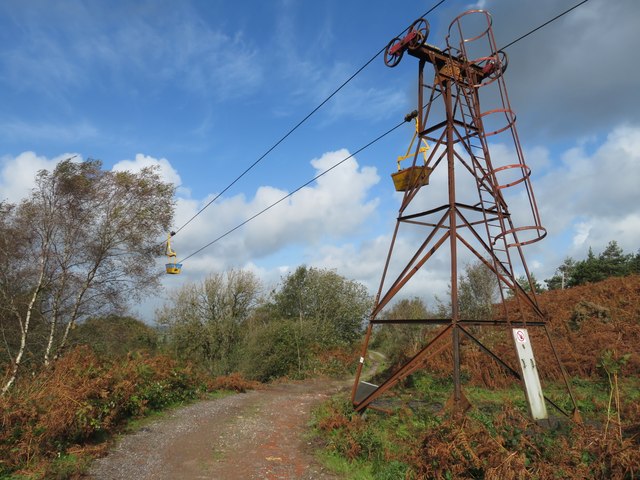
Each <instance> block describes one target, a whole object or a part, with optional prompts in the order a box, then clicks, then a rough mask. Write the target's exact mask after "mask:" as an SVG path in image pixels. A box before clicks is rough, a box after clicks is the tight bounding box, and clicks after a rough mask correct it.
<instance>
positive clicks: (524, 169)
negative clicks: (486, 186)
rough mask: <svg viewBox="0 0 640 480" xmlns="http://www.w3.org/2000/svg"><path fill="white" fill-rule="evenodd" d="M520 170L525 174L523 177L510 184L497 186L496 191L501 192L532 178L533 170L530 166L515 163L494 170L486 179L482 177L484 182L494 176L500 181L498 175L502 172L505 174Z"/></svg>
mask: <svg viewBox="0 0 640 480" xmlns="http://www.w3.org/2000/svg"><path fill="white" fill-rule="evenodd" d="M516 168H518V169H520V171H521V172H522V173H523V176H522V177H518V178H516V180H514V181H512V182H509V183H502V184H501V183H499V182H498V185H497V186H496V189H498V190H501V189H503V188H509V187H513V186H514V185H517V184H519V183H522V182H524V181H525V180H527V179H528V178H529V177H530V176H531V168H529V166H528V165H525V164H524V163H514V164H512V165H504V166H502V167H500V168H496V169H494V170H491V171H490V172H488V173H487V174H486V175H485V176H484V177H482V181H483V182H484V181H485V180H487V179H488V178H489V177H491V176H492V175H493V176H495V179H496V180H498V173H500V172H505V171H507V170H514V169H516Z"/></svg>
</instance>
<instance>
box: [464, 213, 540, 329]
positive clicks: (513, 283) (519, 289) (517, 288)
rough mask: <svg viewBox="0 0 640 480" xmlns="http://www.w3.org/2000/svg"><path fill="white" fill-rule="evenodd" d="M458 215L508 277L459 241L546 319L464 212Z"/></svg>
mask: <svg viewBox="0 0 640 480" xmlns="http://www.w3.org/2000/svg"><path fill="white" fill-rule="evenodd" d="M458 215H459V216H460V218H461V219H462V221H463V222H465V223H466V224H467V225H469V230H470V231H471V232H472V233H473V235H474V236H475V237H476V240H478V242H480V244H481V245H482V246H483V247H484V248H485V249H486V250H487V253H489V255H490V256H491V258H492V260H493V261H494V262H495V263H496V264H497V265H500V266H501V267H502V268H503V270H504V273H506V275H507V276H506V277H505V276H504V275H502V274H501V273H500V272H498V271H497V269H496V268H495V267H494V266H493V265H492V264H491V263H489V262H487V260H486V259H485V258H484V257H483V256H482V255H480V254H479V253H478V252H477V251H476V250H475V249H474V248H473V246H472V245H471V244H470V243H469V242H467V241H466V240H465V239H464V238H463V237H461V236H458V239H459V240H460V241H461V242H462V243H463V244H464V245H465V246H466V247H467V248H468V249H469V250H470V251H471V252H472V253H473V254H474V255H475V256H476V257H477V258H478V259H479V260H480V261H481V262H482V263H484V264H485V265H486V266H487V267H488V268H489V269H491V271H493V273H495V274H496V275H497V276H498V278H499V279H500V280H501V281H502V282H503V283H504V284H505V285H507V286H508V287H509V288H510V289H511V290H512V291H513V292H514V294H515V295H516V297H522V299H523V300H525V301H526V302H527V303H528V304H529V306H530V307H531V308H532V309H533V310H534V312H535V313H536V314H537V315H538V316H540V317H541V318H544V314H543V313H542V311H541V310H540V307H539V306H538V303H537V302H536V301H535V300H533V299H532V298H531V297H530V296H529V295H528V294H527V292H526V291H525V290H524V289H523V288H522V286H521V285H520V284H519V283H518V282H517V281H516V279H515V278H514V277H513V272H510V271H508V270H507V269H506V268H505V266H504V265H503V264H502V262H501V261H500V259H499V258H498V257H497V256H496V255H495V253H494V251H493V249H492V248H490V247H489V245H487V244H486V243H485V241H484V239H483V238H482V237H481V236H480V235H479V234H478V232H477V231H476V230H475V229H474V228H472V227H471V226H470V224H469V222H468V221H467V219H466V218H465V216H464V215H463V214H462V212H460V211H458ZM509 265H511V263H510V260H509Z"/></svg>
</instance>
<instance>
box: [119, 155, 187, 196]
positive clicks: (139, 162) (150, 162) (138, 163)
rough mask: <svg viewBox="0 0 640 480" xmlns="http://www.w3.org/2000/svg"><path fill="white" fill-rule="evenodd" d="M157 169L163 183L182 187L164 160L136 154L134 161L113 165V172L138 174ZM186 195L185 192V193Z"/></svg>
mask: <svg viewBox="0 0 640 480" xmlns="http://www.w3.org/2000/svg"><path fill="white" fill-rule="evenodd" d="M155 166H157V167H159V173H160V178H161V179H162V180H163V181H164V182H168V183H172V184H173V185H175V186H176V187H180V186H181V185H182V180H181V179H180V175H178V172H177V171H176V170H175V169H174V168H173V167H172V166H171V163H169V160H167V159H166V158H159V159H158V158H154V157H151V156H149V155H144V154H142V153H137V154H136V157H135V160H121V161H119V162H117V163H116V164H115V165H113V168H112V170H113V171H114V172H122V171H130V172H134V173H135V172H139V171H140V170H142V169H143V168H146V167H155ZM185 193H186V192H185Z"/></svg>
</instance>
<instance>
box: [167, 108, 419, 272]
mask: <svg viewBox="0 0 640 480" xmlns="http://www.w3.org/2000/svg"><path fill="white" fill-rule="evenodd" d="M404 123H406V120H403V121H402V122H400V123H398V124H397V125H395V126H394V127H392V128H390V129H389V130H387V131H386V132H384V133H383V134H381V135H379V136H377V137H376V138H375V139H373V140H371V141H370V142H369V143H367V144H366V145H365V146H363V147H360V148H359V149H358V150H356V151H355V152H353V153H352V154H350V155H349V156H347V157H345V158H343V159H342V160H340V161H339V162H338V163H335V164H333V165H332V166H331V167H329V168H327V169H326V170H324V171H323V172H321V173H319V174H318V175H316V176H315V177H313V178H312V179H311V180H309V181H308V182H306V183H304V184H302V185H300V186H299V187H298V188H296V189H295V190H293V191H292V192H291V193H288V194H287V195H284V196H283V197H281V198H280V199H278V200H276V201H275V202H273V203H272V204H270V205H269V206H267V207H265V208H263V209H262V210H260V211H259V212H258V213H256V214H254V215H252V216H251V217H249V218H247V219H246V220H245V221H243V222H242V223H240V224H238V225H236V226H235V227H233V228H232V229H231V230H228V231H227V232H225V233H223V234H222V235H220V236H219V237H218V238H216V239H215V240H213V241H211V242H209V243H207V244H206V245H205V246H203V247H200V248H199V249H198V250H196V251H195V252H193V253H190V254H189V255H187V256H186V257H184V258H183V259H182V260H180V262H178V263H184V262H185V261H186V260H188V259H189V258H191V257H193V256H194V255H197V254H198V253H200V252H201V251H203V250H204V249H206V248H209V247H210V246H211V245H213V244H214V243H216V242H218V241H219V240H222V239H223V238H224V237H226V236H227V235H229V234H231V233H233V232H235V231H236V230H238V229H239V228H240V227H243V226H244V225H246V224H247V223H249V222H250V221H252V220H254V219H255V218H257V217H259V216H260V215H262V214H263V213H265V212H267V211H269V210H271V209H272V208H273V207H275V206H276V205H278V204H279V203H281V202H283V201H284V200H286V199H287V198H289V197H291V196H293V195H294V194H295V193H297V192H299V191H300V190H302V189H303V188H304V187H306V186H307V185H309V184H311V183H313V182H315V181H316V180H318V179H319V178H320V177H322V176H324V175H326V174H327V173H329V172H330V171H331V170H333V169H334V168H337V167H339V166H340V165H342V164H343V163H344V162H346V161H347V160H349V159H350V158H352V157H354V156H355V155H357V154H359V153H360V152H362V151H363V150H365V149H367V148H369V147H370V146H371V145H373V144H374V143H376V142H378V141H379V140H382V139H383V138H384V137H386V136H387V135H389V134H390V133H392V132H394V131H395V130H397V129H398V128H400V127H401V126H402V125H404Z"/></svg>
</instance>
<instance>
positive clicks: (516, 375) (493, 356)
mask: <svg viewBox="0 0 640 480" xmlns="http://www.w3.org/2000/svg"><path fill="white" fill-rule="evenodd" d="M458 328H460V330H461V331H462V333H464V334H465V335H466V336H467V337H468V338H469V339H470V340H472V341H473V342H474V343H475V344H476V345H478V347H480V350H482V351H483V352H484V353H486V354H487V355H489V356H490V357H491V358H493V359H494V360H495V361H496V362H498V363H499V364H500V365H502V367H504V368H505V370H507V371H508V372H509V373H510V374H511V375H513V376H514V377H516V378H517V379H518V380H522V375H520V372H518V371H517V370H515V369H514V368H513V367H511V366H509V364H507V363H506V362H505V361H504V360H502V359H501V358H500V357H499V356H498V355H496V354H495V353H493V352H492V351H491V350H490V349H489V348H488V347H486V346H485V345H484V344H483V343H482V342H481V341H480V340H478V339H477V338H476V337H474V336H473V335H472V334H471V333H470V332H469V331H467V329H465V328H464V327H463V326H461V325H460V326H459V327H458Z"/></svg>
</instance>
